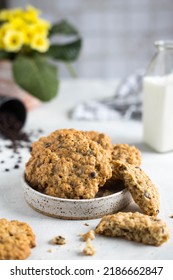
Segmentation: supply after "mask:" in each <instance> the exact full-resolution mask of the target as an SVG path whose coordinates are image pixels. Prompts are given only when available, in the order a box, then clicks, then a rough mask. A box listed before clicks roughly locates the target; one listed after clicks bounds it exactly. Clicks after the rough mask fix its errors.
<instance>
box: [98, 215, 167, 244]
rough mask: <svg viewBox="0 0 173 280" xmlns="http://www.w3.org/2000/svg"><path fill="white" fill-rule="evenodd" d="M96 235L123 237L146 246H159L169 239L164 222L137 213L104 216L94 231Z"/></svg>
mask: <svg viewBox="0 0 173 280" xmlns="http://www.w3.org/2000/svg"><path fill="white" fill-rule="evenodd" d="M95 232H96V233H97V234H103V235H106V236H112V237H123V238H125V239H127V240H133V241H136V242H141V243H144V244H148V245H154V246H160V245H161V244H162V243H164V242H166V241H167V240H168V239H169V237H170V233H169V229H168V227H167V225H166V224H165V222H163V221H162V220H160V219H157V218H155V217H151V216H148V215H144V214H141V213H138V212H135V213H131V212H128V213H126V212H119V213H117V214H113V215H108V216H104V217H103V218H102V219H101V221H100V223H99V224H98V226H97V227H96V229H95Z"/></svg>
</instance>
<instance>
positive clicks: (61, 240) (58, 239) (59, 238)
mask: <svg viewBox="0 0 173 280" xmlns="http://www.w3.org/2000/svg"><path fill="white" fill-rule="evenodd" d="M52 244H53V245H64V244H66V240H65V238H64V237H63V236H61V235H58V236H55V237H54V238H53V239H52Z"/></svg>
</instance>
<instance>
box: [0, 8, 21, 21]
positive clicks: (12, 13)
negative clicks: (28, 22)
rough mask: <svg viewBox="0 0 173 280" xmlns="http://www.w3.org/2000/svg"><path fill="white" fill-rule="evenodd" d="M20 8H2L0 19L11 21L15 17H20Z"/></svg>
mask: <svg viewBox="0 0 173 280" xmlns="http://www.w3.org/2000/svg"><path fill="white" fill-rule="evenodd" d="M22 13H23V12H22V9H20V8H16V9H9V10H7V9H3V10H1V11H0V20H2V21H11V20H12V19H13V18H15V17H21V15H22Z"/></svg>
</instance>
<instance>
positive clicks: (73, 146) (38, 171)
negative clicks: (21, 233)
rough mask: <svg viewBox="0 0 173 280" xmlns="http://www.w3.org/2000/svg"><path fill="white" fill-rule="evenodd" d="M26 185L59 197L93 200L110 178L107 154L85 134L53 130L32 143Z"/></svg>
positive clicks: (26, 172) (74, 131) (26, 169)
mask: <svg viewBox="0 0 173 280" xmlns="http://www.w3.org/2000/svg"><path fill="white" fill-rule="evenodd" d="M25 175H26V180H27V182H28V183H29V184H30V185H31V186H32V187H34V188H38V189H39V190H40V191H42V192H43V193H45V194H48V195H51V196H57V197H61V198H72V199H73V198H74V199H81V198H93V197H95V194H96V193H97V192H98V189H99V187H100V186H103V185H104V183H105V182H106V180H107V179H109V178H110V177H111V175H112V170H111V165H110V158H109V155H108V154H107V152H106V151H105V150H104V149H103V148H102V147H101V145H99V144H98V143H96V142H95V141H92V140H91V139H90V137H88V136H87V135H86V133H85V132H82V131H77V130H74V129H64V130H57V131H55V132H53V133H51V134H50V135H49V136H47V137H42V138H41V139H40V140H39V141H37V142H35V143H33V145H32V152H31V158H30V160H29V161H28V162H27V164H26V168H25Z"/></svg>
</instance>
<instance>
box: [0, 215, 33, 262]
mask: <svg viewBox="0 0 173 280" xmlns="http://www.w3.org/2000/svg"><path fill="white" fill-rule="evenodd" d="M33 247H35V235H34V233H33V232H32V229H31V228H30V226H29V225H28V224H27V223H23V222H19V221H16V220H14V221H8V220H6V219H0V260H24V259H26V258H27V257H28V256H29V255H30V248H33Z"/></svg>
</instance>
